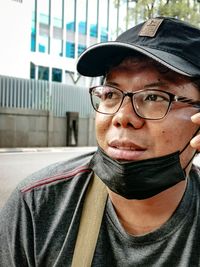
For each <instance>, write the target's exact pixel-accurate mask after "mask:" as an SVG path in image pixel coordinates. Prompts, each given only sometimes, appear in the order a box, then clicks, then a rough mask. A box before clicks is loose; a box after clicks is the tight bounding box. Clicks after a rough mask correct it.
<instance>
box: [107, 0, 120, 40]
mask: <svg viewBox="0 0 200 267" xmlns="http://www.w3.org/2000/svg"><path fill="white" fill-rule="evenodd" d="M117 21H118V11H117V4H115V3H114V2H113V1H110V13H109V28H110V32H111V38H110V39H111V40H115V39H116V37H117V35H118V31H117Z"/></svg>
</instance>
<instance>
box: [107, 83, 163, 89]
mask: <svg viewBox="0 0 200 267" xmlns="http://www.w3.org/2000/svg"><path fill="white" fill-rule="evenodd" d="M104 84H107V85H113V86H116V87H119V86H120V85H119V84H118V83H116V82H112V81H105V83H104ZM161 86H165V87H168V85H167V83H165V82H162V81H159V82H152V83H149V84H146V85H145V86H144V87H143V89H146V88H151V87H161Z"/></svg>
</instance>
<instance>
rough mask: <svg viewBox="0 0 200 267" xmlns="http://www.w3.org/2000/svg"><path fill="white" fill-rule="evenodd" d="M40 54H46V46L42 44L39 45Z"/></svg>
mask: <svg viewBox="0 0 200 267" xmlns="http://www.w3.org/2000/svg"><path fill="white" fill-rule="evenodd" d="M39 52H41V53H45V46H44V45H42V44H39Z"/></svg>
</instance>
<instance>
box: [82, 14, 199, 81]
mask: <svg viewBox="0 0 200 267" xmlns="http://www.w3.org/2000/svg"><path fill="white" fill-rule="evenodd" d="M134 53H135V54H138V53H140V54H143V55H146V56H148V57H150V58H152V59H154V60H155V61H157V62H159V63H161V64H162V65H164V66H166V67H168V68H169V69H171V70H173V71H175V72H177V73H180V74H182V75H186V76H189V77H196V76H200V29H198V28H196V27H194V26H192V25H190V24H188V23H186V22H183V21H181V20H178V19H175V18H169V17H157V18H154V19H149V20H147V21H146V22H143V23H140V24H138V25H136V26H135V27H133V28H131V29H129V30H127V31H126V32H124V33H122V34H121V35H120V36H119V37H118V38H117V39H116V41H110V42H104V43H98V44H95V45H92V46H90V47H89V48H88V49H86V50H85V51H84V52H83V53H82V54H81V55H80V57H79V59H78V62H77V70H78V72H79V73H80V74H81V75H84V76H88V77H97V76H103V75H105V73H106V70H107V66H109V65H110V64H112V63H113V62H114V60H115V59H116V58H117V57H120V56H121V57H124V56H125V55H134Z"/></svg>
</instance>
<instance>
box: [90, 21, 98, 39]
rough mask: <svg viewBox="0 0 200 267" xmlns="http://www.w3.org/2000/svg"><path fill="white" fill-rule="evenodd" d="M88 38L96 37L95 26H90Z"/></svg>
mask: <svg viewBox="0 0 200 267" xmlns="http://www.w3.org/2000/svg"><path fill="white" fill-rule="evenodd" d="M90 36H91V37H97V25H93V24H92V25H90Z"/></svg>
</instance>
